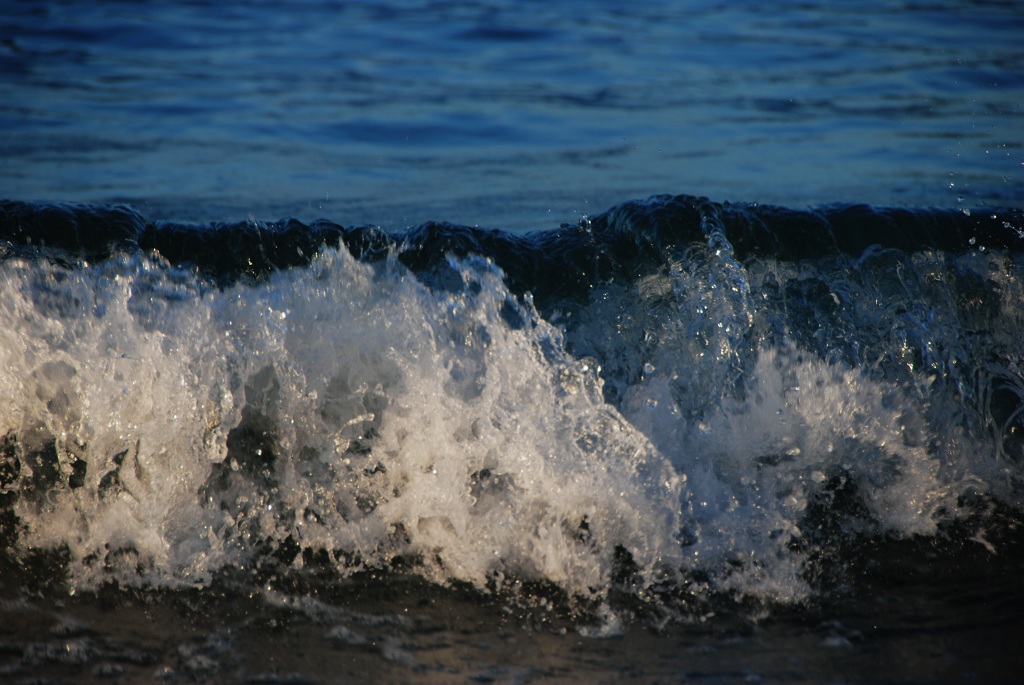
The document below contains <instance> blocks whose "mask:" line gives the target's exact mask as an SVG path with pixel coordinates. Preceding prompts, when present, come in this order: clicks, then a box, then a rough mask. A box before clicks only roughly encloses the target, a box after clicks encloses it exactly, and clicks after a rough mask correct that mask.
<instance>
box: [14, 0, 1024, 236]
mask: <svg viewBox="0 0 1024 685" xmlns="http://www.w3.org/2000/svg"><path fill="white" fill-rule="evenodd" d="M1022 31H1024V17H1022V13H1021V11H1020V9H1019V7H1018V5H1017V4H1016V3H1014V2H984V3H981V2H962V3H961V2H948V3H938V4H935V3H902V2H869V3H863V2H850V3H846V2H840V3H822V4H816V3H803V2H782V3H773V4H772V5H771V7H768V6H763V5H761V4H758V3H746V2H740V3H736V2H721V3H713V2H710V3H686V2H643V3H633V4H630V5H629V6H625V5H623V4H622V3H618V2H589V3H588V2H546V3H511V2H473V3H458V4H452V3H446V2H436V3H435V2H423V3H420V2H409V3H379V2H366V3H362V2H356V3H328V2H301V3H290V4H289V5H288V6H287V7H286V8H284V7H281V6H280V5H279V4H278V3H271V2H251V3H218V5H217V7H215V8H212V7H209V6H207V5H206V4H205V3H195V4H191V3H176V4H152V3H136V2H129V3H121V2H110V3H102V4H99V5H97V4H95V3H84V4H82V3H75V2H68V3H35V2H17V1H15V2H9V3H6V4H5V5H4V9H3V10H0V39H2V43H0V60H2V61H0V84H2V86H0V87H2V89H3V92H4V97H3V98H2V100H3V102H2V104H0V160H2V161H0V187H2V188H3V194H4V195H6V196H7V197H12V198H17V199H26V200H31V199H41V200H63V201H88V202H109V201H112V200H118V201H121V200H125V201H130V202H132V203H133V204H136V205H138V206H140V207H141V208H142V209H143V210H145V211H146V213H147V214H148V215H150V216H153V217H155V218H174V219H196V220H202V221H209V220H214V219H220V220H236V219H239V218H243V217H245V216H249V215H250V214H251V215H254V216H255V217H257V218H278V217H280V216H286V215H295V216H298V217H300V218H304V219H307V220H310V219H314V218H317V217H319V216H328V217H330V218H333V219H335V220H337V221H341V222H343V223H371V224H377V225H382V226H384V227H386V228H397V229H404V228H407V227H408V226H411V225H416V224H419V223H421V222H423V221H427V220H444V221H451V222H457V223H462V224H469V225H473V224H479V225H483V226H489V227H495V228H503V229H514V230H518V229H523V228H530V229H542V228H549V227H552V226H557V225H558V224H560V223H562V222H564V221H569V222H574V221H575V220H576V219H578V218H579V217H580V215H584V214H596V213H598V212H601V211H604V210H605V209H607V208H608V207H610V206H612V205H614V204H618V203H620V202H624V201H628V200H633V199H637V198H641V197H646V196H648V195H651V194H654V193H679V192H686V193H691V194H696V195H706V196H708V197H711V198H713V199H716V200H734V201H746V202H772V203H778V204H783V205H787V206H795V207H803V206H806V205H809V204H819V203H822V202H832V201H854V202H870V203H876V204H892V205H901V206H907V205H940V206H960V205H961V204H963V205H965V206H979V205H986V204H989V205H997V206H1004V205H1019V203H1020V198H1021V197H1022V195H1024V192H1022V191H1024V167H1022V164H1024V151H1022V148H1021V140H1022V138H1024V126H1022V124H1021V122H1022V121H1024V117H1022V112H1021V102H1024V79H1022V77H1021V74H1022V73H1024V50H1022V49H1021V47H1020V41H1019V36H1020V35H1021V33H1022Z"/></svg>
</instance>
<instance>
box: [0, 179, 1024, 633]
mask: <svg viewBox="0 0 1024 685" xmlns="http://www.w3.org/2000/svg"><path fill="white" fill-rule="evenodd" d="M1022 279H1024V213H1022V212H1021V211H1020V210H1016V209H1007V210H988V209H986V210H979V211H973V212H968V211H963V210H956V211H953V210H941V209H929V210H910V209H877V208H872V207H867V206H832V207H823V208H820V209H817V210H814V211H791V210H787V209H784V208H779V207H769V206H758V205H735V204H716V203H713V202H710V201H707V200H704V199H699V198H693V197H687V196H680V197H668V196H659V197H654V198H651V199H648V200H644V201H638V202H631V203H627V204H624V205H621V206H618V207H614V208H612V209H610V210H608V211H607V212H605V213H604V214H601V215H599V216H597V217H594V218H592V219H591V220H589V221H583V222H581V223H580V224H578V225H575V226H568V225H565V226H562V227H561V228H559V229H555V230H551V231H545V232H537V233H532V234H527V235H514V234H506V233H502V232H498V231H488V230H482V229H472V228H467V227H462V226H453V225H448V224H427V225H423V226H420V227H418V228H415V229H412V230H409V231H408V232H406V233H404V234H387V233H384V232H381V231H379V230H376V229H372V228H359V227H357V228H346V227H343V226H340V225H338V224H334V223H331V222H328V221H317V222H314V223H312V224H308V225H307V224H304V223H301V222H299V221H296V220H287V221H280V222H276V223H260V222H251V221H250V222H242V223H236V224H207V225H192V224H189V225H185V224H176V223H168V222H156V223H154V222H149V221H147V220H146V219H145V217H143V216H141V215H140V214H139V213H138V212H136V211H135V210H133V209H131V208H128V207H120V206H71V205H35V204H26V203H19V202H4V203H2V204H0V396H2V397H4V398H7V401H5V402H3V403H2V405H0V459H2V461H0V487H2V495H0V497H2V526H3V541H4V545H5V546H6V555H7V556H8V557H9V558H13V559H16V560H22V561H25V560H27V559H29V558H31V557H32V556H33V555H36V554H38V553H39V550H51V551H53V550H60V551H61V553H62V554H63V555H64V557H63V558H64V559H66V568H65V571H66V574H67V582H69V583H70V584H71V586H72V587H73V588H75V587H82V588H95V587H97V586H99V585H101V584H103V583H107V582H111V581H116V582H118V583H127V584H137V585H158V586H171V587H179V586H189V585H194V584H199V585H204V584H208V583H210V582H211V581H212V580H213V579H214V578H216V577H217V576H218V575H219V574H222V573H224V572H225V571H227V570H229V569H237V568H243V569H251V570H252V572H253V573H255V572H256V570H257V569H268V568H271V569H276V570H277V572H280V573H294V574H300V575H301V574H302V573H303V572H304V571H305V570H309V569H319V570H321V571H325V570H326V572H328V573H330V574H333V575H334V576H335V577H337V578H346V577H350V576H352V575H353V574H355V573H358V572H360V571H363V570H367V569H372V570H382V569H383V570H389V569H397V570H401V571H403V572H409V573H413V574H416V575H419V576H422V577H423V578H424V579H426V580H428V581H431V582H437V583H449V582H457V583H459V584H466V585H468V586H470V587H472V588H476V589H477V590H479V591H484V592H496V593H499V594H501V593H504V592H509V591H511V589H512V588H516V587H520V586H521V584H522V583H524V582H525V583H537V584H541V585H543V586H545V587H548V588H553V589H554V590H555V591H556V592H557V593H558V594H559V596H561V597H562V598H563V600H564V601H565V602H567V603H568V604H570V605H574V604H578V605H579V606H587V607H592V608H593V607H597V608H599V609H600V610H601V611H605V610H607V611H612V612H614V611H615V610H616V607H621V606H624V605H626V604H630V605H632V604H636V603H640V604H646V605H649V606H656V607H659V608H660V610H669V609H671V610H672V611H675V612H678V615H681V616H687V615H689V613H688V612H690V611H691V608H688V607H693V606H694V605H695V603H696V604H701V603H703V602H705V601H708V600H710V599H712V598H714V597H719V596H723V595H724V596H728V597H733V598H739V599H742V600H749V601H753V602H759V603H767V604H768V605H772V606H777V605H787V604H793V603H799V602H801V601H803V600H806V599H807V598H809V597H814V596H820V595H821V594H822V593H825V594H827V593H829V592H832V591H833V588H834V587H835V586H836V581H837V579H838V578H842V577H844V575H848V574H851V573H852V572H853V571H854V569H856V568H857V567H858V564H861V563H862V562H863V559H864V555H865V550H866V549H871V547H872V545H875V544H878V543H879V542H880V541H887V542H891V541H895V544H897V545H916V544H919V543H920V541H922V540H929V541H933V542H934V543H935V544H938V541H940V540H945V541H947V542H948V541H952V542H951V543H950V544H952V547H953V548H955V549H968V548H970V549H972V550H975V551H976V549H981V548H984V549H990V550H991V551H992V552H995V553H998V552H999V551H1000V549H1001V545H1002V544H1003V541H1005V540H1010V539H1012V537H1013V530H1015V526H1018V525H1019V523H1020V521H1021V513H1022V512H1021V502H1022V499H1021V495H1022V490H1024V440H1022V435H1024V346H1022V343H1021V341H1022V340H1024V280H1022ZM958 545H959V547H958ZM965 553H966V552H965ZM993 558H994V559H995V558H998V557H993ZM950 563H955V560H954V561H951V562H950ZM602 607H603V609H602Z"/></svg>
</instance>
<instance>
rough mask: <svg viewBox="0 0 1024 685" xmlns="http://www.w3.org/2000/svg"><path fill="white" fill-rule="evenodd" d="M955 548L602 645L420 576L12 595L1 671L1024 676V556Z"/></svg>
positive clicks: (34, 678) (478, 678) (219, 675)
mask: <svg viewBox="0 0 1024 685" xmlns="http://www.w3.org/2000/svg"><path fill="white" fill-rule="evenodd" d="M979 548H980V545H979ZM878 551H881V550H876V552H878ZM947 551H948V550H933V551H932V555H928V554H924V555H920V554H916V553H915V554H914V555H913V556H914V558H913V559H908V558H905V556H904V558H898V557H899V556H900V553H899V552H898V551H897V552H896V553H895V554H893V552H892V551H891V550H890V551H889V552H888V553H889V554H890V557H891V558H890V559H889V560H888V561H889V568H887V569H879V568H875V569H874V570H873V571H872V572H870V573H865V575H864V576H862V577H861V579H860V583H859V588H858V589H857V590H853V589H852V588H851V590H850V592H849V594H848V595H847V596H845V597H842V598H838V599H837V598H833V599H829V600H827V601H825V602H823V603H817V604H814V605H808V606H803V607H800V608H797V609H793V610H788V611H778V610H776V611H772V612H770V613H769V612H766V611H763V610H757V609H755V608H752V607H749V606H746V607H744V606H740V605H737V604H735V603H732V602H726V601H723V602H720V603H718V604H717V605H716V606H714V607H713V608H711V607H708V608H707V613H706V614H705V615H703V616H701V617H699V618H696V619H695V620H692V621H688V622H686V623H684V624H681V623H670V624H667V625H663V626H662V627H661V628H653V627H651V626H649V625H647V626H645V625H642V624H638V623H636V622H634V621H626V622H623V623H621V624H618V625H617V626H616V627H615V628H614V629H613V630H611V631H607V626H606V627H605V631H606V632H605V633H604V634H602V635H600V636H597V635H596V634H594V633H587V630H586V629H581V628H580V626H579V625H577V624H575V623H574V622H573V621H572V620H569V619H567V617H566V616H565V615H564V614H563V613H561V612H559V611H558V610H557V609H555V608H552V607H551V606H550V605H547V606H543V601H540V602H538V601H537V599H536V598H534V599H533V600H531V601H522V602H520V603H508V602H507V601H496V600H495V598H492V597H485V596H481V595H479V594H478V593H475V592H473V591H469V590H466V589H461V590H460V589H452V588H449V589H444V588H440V587H436V586H429V585H425V584H424V583H423V582H422V581H420V580H418V579H416V578H410V577H405V578H402V577H389V578H383V579H382V578H379V577H375V576H373V575H368V576H366V577H360V578H358V579H354V580H352V581H348V582H345V583H341V584H337V585H333V586H330V587H326V586H322V587H320V588H319V590H320V591H319V592H310V588H309V587H308V586H307V587H305V588H304V589H303V590H302V591H301V592H298V591H296V590H295V588H292V590H291V591H290V592H289V591H285V590H282V589H269V588H263V589H260V590H256V591H253V589H252V588H248V589H247V588H244V587H238V586H235V587H227V586H224V585H217V586H215V587H211V588H207V589H205V590H203V591H201V592H200V591H187V590H183V591H163V592H152V591H149V592H138V591H133V590H118V589H115V588H109V587H108V588H105V589H103V590H100V591H99V592H98V593H85V594H83V595H77V596H73V597H65V598H63V599H58V598H57V596H58V593H44V594H43V596H41V597H35V596H33V597H32V599H28V598H27V597H26V596H24V595H22V596H16V598H15V599H10V598H7V597H6V596H7V595H8V594H9V590H10V589H11V588H5V589H6V590H8V592H5V599H4V605H3V606H2V608H0V616H2V618H3V626H4V629H3V630H2V631H0V654H2V658H3V661H2V662H0V669H2V671H3V673H5V674H6V676H7V677H8V678H10V679H11V682H38V678H44V679H52V680H53V681H56V682H74V683H106V682H122V683H145V682H154V681H159V682H168V683H181V682H234V683H347V682H365V683H450V682H477V683H575V682H595V683H612V682H623V681H627V682H638V683H775V682H784V683H822V682H831V683H877V682H887V683H908V684H909V683H937V682H942V683H978V682H983V683H1013V682H1017V679H1018V677H1019V674H1020V669H1021V667H1022V666H1024V657H1022V656H1021V655H1020V653H1019V648H1018V645H1019V636H1020V634H1021V630H1022V629H1024V622H1022V619H1021V615H1022V613H1021V610H1022V608H1024V595H1022V593H1021V592H1020V590H1019V583H1018V580H1017V579H1018V578H1019V574H1020V572H1021V570H1024V554H1022V553H1021V552H1022V550H1021V549H1020V546H1019V545H1018V546H1017V548H1016V549H1015V550H1012V551H1013V553H1014V554H1016V557H1015V560H1013V561H1012V562H1006V561H1005V560H1004V561H1003V563H1001V564H999V565H997V566H996V567H995V568H996V569H998V570H996V571H991V570H986V569H991V568H992V566H991V565H990V564H989V561H990V560H989V559H988V558H987V557H988V555H989V554H990V553H989V552H988V551H983V552H980V553H977V552H976V553H974V554H971V555H969V559H967V560H965V562H964V563H963V566H962V568H961V569H960V570H959V571H958V572H957V573H955V574H950V573H949V571H948V569H946V568H945V566H944V564H943V563H942V562H941V560H938V559H936V558H934V557H935V556H938V555H939V554H941V553H944V552H947ZM929 556H932V557H933V558H928V557H929ZM866 576H871V578H870V580H867V581H866V582H865V580H864V578H865V577H866Z"/></svg>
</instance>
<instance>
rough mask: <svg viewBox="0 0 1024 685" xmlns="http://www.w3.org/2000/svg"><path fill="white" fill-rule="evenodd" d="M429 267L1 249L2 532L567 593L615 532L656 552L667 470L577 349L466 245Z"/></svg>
mask: <svg viewBox="0 0 1024 685" xmlns="http://www.w3.org/2000/svg"><path fill="white" fill-rule="evenodd" d="M433 285H434V287H432V288H431V287H427V286H426V285H424V283H423V281H421V280H420V279H418V278H416V277H414V276H413V275H412V274H411V273H410V272H408V271H407V270H406V269H405V268H404V267H402V266H401V265H399V264H398V263H397V262H395V261H394V260H389V261H387V262H385V263H381V264H378V265H375V266H369V265H365V264H359V263H357V262H355V261H354V260H352V259H351V258H350V257H349V256H348V255H347V253H344V252H342V253H337V252H328V253H326V254H324V255H323V256H322V257H321V258H319V259H317V260H316V261H314V263H313V264H312V265H311V267H310V268H309V269H304V270H293V271H287V272H280V273H278V274H276V275H274V276H273V277H272V278H270V279H269V280H268V281H267V282H266V283H265V284H262V285H259V286H256V287H250V286H245V285H237V286H233V287H230V288H226V289H223V290H216V289H205V288H203V287H201V286H200V285H199V284H198V283H197V282H196V281H195V280H189V277H188V276H187V275H183V274H182V273H180V272H176V271H173V270H170V269H167V268H165V267H161V266H159V265H155V264H152V263H149V262H147V261H146V260H143V259H135V260H117V261H114V262H110V263H108V264H107V265H106V266H104V267H88V268H80V269H77V270H74V271H70V272H69V271H66V270H63V269H60V268H53V267H42V266H40V265H39V264H27V263H23V262H19V261H17V260H9V261H8V262H7V263H5V264H4V265H3V284H2V287H3V291H4V305H3V310H2V316H3V318H4V320H5V321H4V330H8V331H12V332H13V333H12V334H11V335H9V336H7V338H6V339H5V341H4V344H3V345H2V352H0V354H2V355H3V362H4V366H3V369H4V370H3V372H2V375H0V384H2V387H3V389H4V391H5V393H7V394H8V395H9V396H10V397H12V398H13V401H12V402H11V403H9V405H8V406H7V407H5V408H4V409H3V410H2V412H3V413H2V416H0V425H2V430H3V431H4V432H5V433H6V434H7V435H9V436H15V437H16V438H17V441H18V447H19V449H20V450H21V454H22V455H23V459H22V463H23V464H25V465H26V468H24V469H23V470H22V472H21V474H20V476H19V479H20V480H19V483H18V486H19V489H20V490H21V491H22V492H23V496H22V497H21V499H20V500H19V502H18V505H17V513H18V515H19V517H20V518H21V520H22V522H23V524H24V526H25V529H26V530H25V533H24V535H23V539H22V544H23V545H25V546H54V545H67V546H68V547H69V548H70V550H71V552H72V556H73V558H74V559H75V560H77V564H76V565H75V567H74V574H75V576H76V579H77V581H78V582H81V583H85V584H91V583H94V582H97V581H99V580H103V579H105V578H108V577H110V576H111V575H113V576H114V577H118V578H121V579H126V580H130V579H134V580H136V581H138V580H143V581H146V582H157V583H167V582H169V583H177V582H191V581H198V582H203V581H205V580H208V579H209V576H210V574H211V573H212V572H213V571H215V570H217V569H218V568H219V567H222V566H225V565H228V564H243V563H246V562H249V561H251V560H252V559H253V558H254V557H257V556H258V555H259V554H261V553H267V552H270V553H272V554H275V555H277V556H278V558H280V559H282V560H284V561H285V562H287V563H291V564H293V565H301V564H302V563H304V562H305V561H308V560H309V559H311V558H312V557H314V556H316V555H317V554H321V553H327V554H329V555H331V558H333V559H334V561H335V562H336V565H337V566H338V568H339V569H342V570H343V571H348V570H353V569H358V568H362V567H365V566H381V565H388V564H390V563H392V562H393V560H394V559H395V558H396V557H402V558H406V559H408V560H409V563H412V564H413V566H414V567H415V568H417V569H419V571H420V572H421V573H423V574H425V575H427V576H428V577H430V578H432V579H435V580H447V579H458V580H463V581H466V582H470V583H473V584H475V585H477V586H479V587H484V586H486V585H487V584H489V583H490V584H494V583H499V584H500V583H501V582H502V578H504V577H505V576H506V575H507V576H509V577H513V576H515V577H527V578H542V579H546V580H548V581H551V582H554V583H556V584H558V585H560V586H561V587H563V588H564V589H565V590H567V591H568V592H570V593H581V594H592V593H594V592H596V593H598V594H600V593H602V592H604V591H606V589H607V587H608V583H609V578H610V576H611V574H612V573H613V571H614V567H615V565H616V563H619V562H617V561H616V560H617V559H620V558H621V553H620V552H618V551H617V550H621V549H625V550H628V553H629V555H630V556H631V559H632V562H633V563H634V564H636V566H637V568H638V569H639V570H640V571H641V573H642V574H643V575H645V576H646V577H647V578H650V579H654V578H655V577H657V576H659V574H662V573H665V572H667V571H666V569H667V570H671V569H672V568H674V567H676V566H677V565H678V558H679V553H678V548H677V546H676V545H675V544H674V542H673V534H674V532H675V530H676V528H677V523H676V515H677V502H678V498H679V485H678V483H677V482H676V479H675V475H674V472H673V470H672V469H671V466H670V465H669V464H668V463H667V462H666V461H665V460H664V459H663V458H662V457H661V455H660V454H659V453H658V451H657V450H656V449H654V448H653V446H652V445H651V444H650V443H649V441H648V440H647V439H646V438H645V437H644V436H643V434H642V433H640V432H639V431H637V430H636V429H634V428H633V427H632V426H631V425H630V424H629V423H628V422H626V421H625V420H624V419H623V418H622V416H621V415H620V414H619V413H618V412H617V411H616V410H614V409H613V408H612V407H610V406H608V405H606V404H605V403H604V402H603V399H602V396H601V391H600V381H599V379H598V377H597V375H596V373H595V371H594V369H592V368H589V367H588V366H587V365H585V364H582V363H580V362H578V361H576V360H574V359H573V358H571V357H570V356H568V355H567V354H565V352H564V351H563V349H562V345H561V340H560V334H559V332H558V331H557V330H556V329H554V328H552V327H551V326H550V325H549V324H547V323H545V322H544V321H542V320H541V319H539V317H537V315H536V312H534V311H533V309H532V307H531V305H530V304H529V302H528V301H526V302H523V301H520V300H517V299H516V298H515V297H513V296H512V295H511V294H509V292H508V290H507V289H506V288H505V286H504V284H503V281H502V277H501V274H500V272H499V271H498V270H497V269H495V268H494V267H493V266H492V265H491V264H490V263H489V262H487V261H485V260H475V261H470V262H464V263H463V262H452V263H451V264H450V265H449V266H448V267H447V269H445V270H444V271H443V272H441V273H439V274H438V275H437V278H436V279H435V282H434V284H433ZM33 436H35V437H33ZM33 439H35V440H36V442H35V443H33Z"/></svg>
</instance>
